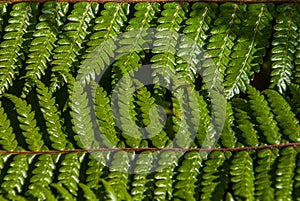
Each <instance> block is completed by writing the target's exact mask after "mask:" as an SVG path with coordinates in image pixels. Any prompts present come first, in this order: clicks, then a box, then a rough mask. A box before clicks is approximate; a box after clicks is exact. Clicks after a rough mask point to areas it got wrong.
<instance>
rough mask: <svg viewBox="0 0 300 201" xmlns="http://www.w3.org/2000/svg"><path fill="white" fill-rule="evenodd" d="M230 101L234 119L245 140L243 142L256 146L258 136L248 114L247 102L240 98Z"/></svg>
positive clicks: (248, 105)
mask: <svg viewBox="0 0 300 201" xmlns="http://www.w3.org/2000/svg"><path fill="white" fill-rule="evenodd" d="M232 102H233V106H234V111H235V112H234V116H235V120H236V121H237V123H238V128H239V129H240V130H241V131H242V137H243V139H244V141H245V142H244V143H243V144H245V145H248V146H258V145H259V136H258V135H257V131H256V130H255V127H254V124H253V122H252V120H251V117H250V116H249V113H250V112H252V111H251V109H250V110H249V108H250V104H249V102H248V101H247V100H244V99H241V98H236V99H233V101H232Z"/></svg>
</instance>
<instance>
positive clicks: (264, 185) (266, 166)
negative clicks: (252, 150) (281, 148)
mask: <svg viewBox="0 0 300 201" xmlns="http://www.w3.org/2000/svg"><path fill="white" fill-rule="evenodd" d="M277 154H278V149H273V150H270V149H263V150H260V151H259V152H258V153H257V165H256V168H255V197H256V199H257V200H274V199H275V198H274V193H275V189H274V187H273V185H272V172H271V171H272V170H273V165H274V163H275V159H276V156H277Z"/></svg>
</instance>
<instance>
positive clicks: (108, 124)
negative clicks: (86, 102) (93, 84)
mask: <svg viewBox="0 0 300 201" xmlns="http://www.w3.org/2000/svg"><path fill="white" fill-rule="evenodd" d="M94 104H95V114H96V118H97V122H98V125H99V128H100V130H101V135H105V138H101V141H102V142H101V143H102V144H104V145H105V146H108V147H111V146H113V147H116V146H117V145H118V142H119V140H120V139H119V134H118V133H117V131H116V129H115V126H116V125H115V121H114V117H113V112H112V109H111V105H110V99H109V97H107V93H106V91H105V90H104V89H103V88H102V87H97V89H96V97H95V103H94ZM106 140H108V141H109V142H106Z"/></svg>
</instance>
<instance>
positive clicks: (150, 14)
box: [112, 2, 160, 86]
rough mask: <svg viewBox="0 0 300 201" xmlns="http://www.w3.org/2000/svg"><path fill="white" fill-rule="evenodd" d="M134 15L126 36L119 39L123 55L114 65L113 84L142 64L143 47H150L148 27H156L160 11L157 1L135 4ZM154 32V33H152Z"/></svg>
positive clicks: (120, 50)
mask: <svg viewBox="0 0 300 201" xmlns="http://www.w3.org/2000/svg"><path fill="white" fill-rule="evenodd" d="M135 9H136V11H135V13H134V17H133V18H131V19H130V20H129V22H128V23H129V25H128V26H127V27H126V31H127V32H126V33H124V35H123V36H124V37H123V38H122V39H121V40H120V41H119V44H120V45H121V48H118V50H117V52H118V53H119V54H121V56H120V57H119V58H118V59H117V61H116V62H115V63H114V64H113V67H112V85H113V86H114V85H116V84H117V83H118V81H119V80H120V79H121V77H122V76H123V75H124V74H126V73H127V72H129V71H130V70H132V69H136V68H138V67H139V66H140V65H141V64H142V60H143V58H144V54H145V53H143V51H142V49H143V48H147V47H149V42H152V41H149V39H147V36H148V35H149V34H151V33H147V31H146V29H148V28H151V27H154V26H155V24H156V20H157V15H158V12H159V11H160V8H159V4H157V3H148V2H147V3H144V2H143V3H138V4H136V5H135ZM148 32H149V31H148ZM152 34H153V33H152Z"/></svg>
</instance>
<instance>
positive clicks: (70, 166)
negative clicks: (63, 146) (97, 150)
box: [57, 153, 84, 196]
mask: <svg viewBox="0 0 300 201" xmlns="http://www.w3.org/2000/svg"><path fill="white" fill-rule="evenodd" d="M83 157H84V154H78V153H68V154H66V155H64V156H63V157H62V159H61V160H62V161H61V167H60V168H59V174H58V176H57V180H58V184H63V185H64V186H65V187H66V188H67V189H68V190H69V192H70V193H72V195H74V196H77V195H78V193H77V192H78V183H79V174H80V163H81V162H82V159H83Z"/></svg>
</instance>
